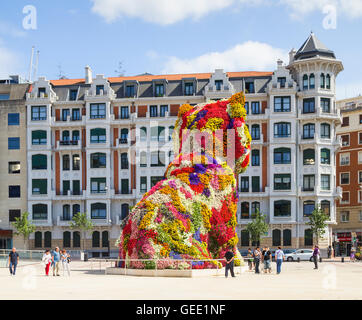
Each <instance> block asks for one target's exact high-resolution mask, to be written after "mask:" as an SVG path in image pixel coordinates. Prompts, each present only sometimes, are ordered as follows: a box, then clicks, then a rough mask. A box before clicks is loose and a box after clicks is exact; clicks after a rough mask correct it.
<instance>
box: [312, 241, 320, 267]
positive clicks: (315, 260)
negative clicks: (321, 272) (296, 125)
mask: <svg viewBox="0 0 362 320" xmlns="http://www.w3.org/2000/svg"><path fill="white" fill-rule="evenodd" d="M319 255H320V251H319V248H318V246H317V245H315V246H314V250H313V262H314V269H318V259H319Z"/></svg>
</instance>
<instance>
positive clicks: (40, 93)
mask: <svg viewBox="0 0 362 320" xmlns="http://www.w3.org/2000/svg"><path fill="white" fill-rule="evenodd" d="M45 95H46V89H45V88H38V98H43V97H45Z"/></svg>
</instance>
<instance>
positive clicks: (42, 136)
mask: <svg viewBox="0 0 362 320" xmlns="http://www.w3.org/2000/svg"><path fill="white" fill-rule="evenodd" d="M31 143H32V144H33V145H45V144H47V132H46V131H45V130H35V131H32V132H31Z"/></svg>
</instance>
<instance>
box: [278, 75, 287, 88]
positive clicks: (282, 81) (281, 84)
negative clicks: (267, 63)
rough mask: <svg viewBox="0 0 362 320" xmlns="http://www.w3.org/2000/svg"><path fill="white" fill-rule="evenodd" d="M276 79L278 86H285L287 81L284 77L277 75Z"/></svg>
mask: <svg viewBox="0 0 362 320" xmlns="http://www.w3.org/2000/svg"><path fill="white" fill-rule="evenodd" d="M277 81H278V83H279V84H280V88H285V83H286V81H287V78H286V77H278V79H277Z"/></svg>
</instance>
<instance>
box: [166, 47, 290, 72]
mask: <svg viewBox="0 0 362 320" xmlns="http://www.w3.org/2000/svg"><path fill="white" fill-rule="evenodd" d="M287 57H288V54H287V51H285V50H283V49H279V48H274V47H272V46H270V45H269V44H266V43H261V42H255V41H247V42H244V43H241V44H237V45H235V46H234V47H232V48H230V49H227V50H225V51H223V52H210V53H205V54H203V55H200V56H198V57H194V58H190V59H181V58H178V57H169V58H168V59H167V60H166V62H165V65H164V68H163V70H162V72H163V73H192V72H210V71H213V70H214V69H224V70H225V71H238V70H253V71H265V70H274V69H275V66H276V61H277V59H282V60H283V61H285V62H287V61H288V60H287Z"/></svg>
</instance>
